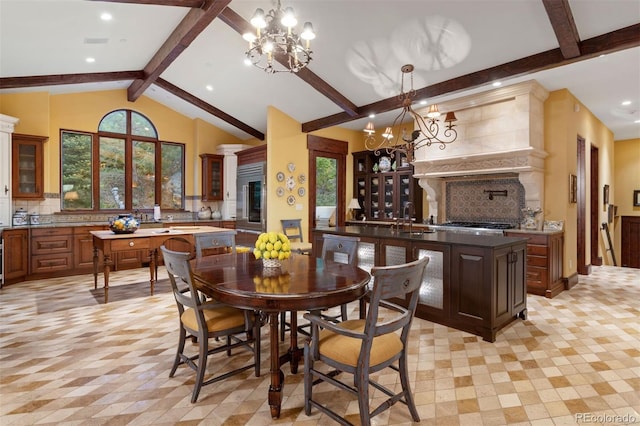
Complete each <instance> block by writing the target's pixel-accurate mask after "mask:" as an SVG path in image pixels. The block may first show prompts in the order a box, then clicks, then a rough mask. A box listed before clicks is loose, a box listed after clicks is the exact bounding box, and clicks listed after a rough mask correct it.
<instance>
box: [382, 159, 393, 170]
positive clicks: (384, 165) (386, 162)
mask: <svg viewBox="0 0 640 426" xmlns="http://www.w3.org/2000/svg"><path fill="white" fill-rule="evenodd" d="M389 170H391V159H390V158H389V157H380V171H381V172H383V173H384V172H388V171H389Z"/></svg>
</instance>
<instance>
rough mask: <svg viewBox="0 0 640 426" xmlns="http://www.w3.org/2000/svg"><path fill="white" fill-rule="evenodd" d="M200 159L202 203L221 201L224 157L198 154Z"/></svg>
mask: <svg viewBox="0 0 640 426" xmlns="http://www.w3.org/2000/svg"><path fill="white" fill-rule="evenodd" d="M200 158H202V201H222V200H223V196H224V166H223V164H224V155H217V154H200Z"/></svg>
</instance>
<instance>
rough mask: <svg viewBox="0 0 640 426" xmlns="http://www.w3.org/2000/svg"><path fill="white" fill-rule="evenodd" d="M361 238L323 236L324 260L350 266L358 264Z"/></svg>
mask: <svg viewBox="0 0 640 426" xmlns="http://www.w3.org/2000/svg"><path fill="white" fill-rule="evenodd" d="M359 241H360V237H351V236H345V235H333V234H323V235H322V258H323V259H324V260H330V261H334V262H339V263H346V264H349V265H357V263H358V242H359Z"/></svg>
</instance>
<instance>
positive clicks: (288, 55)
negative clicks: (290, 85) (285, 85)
mask: <svg viewBox="0 0 640 426" xmlns="http://www.w3.org/2000/svg"><path fill="white" fill-rule="evenodd" d="M297 24H298V20H297V19H296V17H295V15H294V12H293V8H291V7H287V8H285V9H284V10H282V8H281V6H280V0H278V3H277V7H276V9H271V10H270V11H269V13H267V14H266V15H265V13H264V10H262V9H260V8H258V9H256V11H255V13H254V14H253V17H252V18H251V25H253V26H254V27H255V29H256V32H255V33H245V34H244V35H243V36H242V38H244V39H245V40H247V41H248V42H249V50H247V52H246V53H245V54H246V59H245V63H247V64H248V65H255V66H256V67H258V68H260V69H262V70H265V71H266V72H268V73H269V74H274V73H277V72H298V71H300V70H301V69H303V68H304V67H306V66H307V65H309V62H310V61H311V53H312V51H311V49H310V48H309V45H310V41H311V40H313V39H314V38H316V34H315V33H314V32H313V26H312V25H311V22H305V23H304V25H303V27H302V33H301V34H300V35H297V34H296V32H295V29H294V27H295V26H296V25H297Z"/></svg>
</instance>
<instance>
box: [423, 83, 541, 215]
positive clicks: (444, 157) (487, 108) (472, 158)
mask: <svg viewBox="0 0 640 426" xmlns="http://www.w3.org/2000/svg"><path fill="white" fill-rule="evenodd" d="M548 95H549V93H548V91H547V90H546V89H545V88H544V87H542V86H541V85H540V84H539V83H538V82H537V81H535V80H530V81H526V82H523V83H518V84H514V85H512V86H508V87H504V88H498V89H494V90H491V91H488V92H484V93H479V94H476V95H470V96H467V97H464V98H460V99H457V100H454V101H450V102H446V103H441V104H440V105H439V107H440V110H441V111H444V112H446V111H455V113H456V115H457V116H458V121H457V123H456V124H457V126H456V129H457V131H458V139H457V140H456V141H455V142H453V143H452V144H450V145H447V146H446V148H445V149H436V146H437V145H434V146H431V147H422V148H420V149H418V150H416V154H415V158H416V159H415V161H414V162H413V166H414V177H416V178H418V179H419V183H420V186H421V187H422V188H423V189H424V190H425V191H426V192H427V195H428V202H429V211H430V212H431V213H432V214H433V212H437V214H434V216H436V217H437V220H439V221H440V222H443V221H444V220H447V219H449V218H450V217H451V213H452V211H451V206H447V205H446V202H445V200H446V199H447V194H446V193H445V192H446V187H447V186H446V185H445V183H446V182H447V181H449V180H451V179H457V178H461V179H465V180H469V178H470V177H471V178H473V177H477V179H476V180H478V181H481V180H483V179H486V180H487V181H488V182H489V181H493V179H494V178H495V177H496V176H501V175H503V176H507V175H510V176H517V178H518V180H519V182H520V183H521V184H522V187H523V188H524V194H521V196H522V195H523V198H524V206H526V207H531V208H536V207H543V206H544V171H545V161H544V160H545V158H546V156H547V153H546V152H545V151H544V101H545V99H546V98H547V97H548ZM421 113H426V111H425V112H421ZM449 198H450V197H449ZM512 201H513V200H512ZM494 205H495V204H494ZM524 206H523V207H524ZM512 210H513V209H512ZM489 214H490V213H485V214H484V216H487V215H489ZM511 214H512V215H513V213H511ZM456 219H459V218H456ZM511 219H512V221H517V220H519V219H520V218H518V217H513V218H511Z"/></svg>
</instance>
